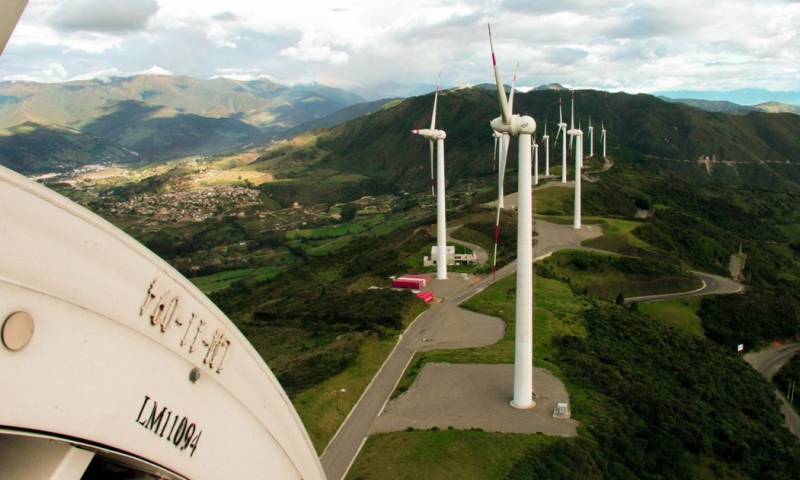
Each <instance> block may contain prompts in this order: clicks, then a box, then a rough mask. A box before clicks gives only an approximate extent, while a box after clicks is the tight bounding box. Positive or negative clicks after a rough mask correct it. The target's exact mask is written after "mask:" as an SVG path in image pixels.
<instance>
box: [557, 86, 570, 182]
mask: <svg viewBox="0 0 800 480" xmlns="http://www.w3.org/2000/svg"><path fill="white" fill-rule="evenodd" d="M563 117H564V116H563V115H562V113H561V97H559V98H558V131H557V132H556V143H558V135H559V134H561V135H563V136H562V138H561V183H567V124H566V123H564V118H563Z"/></svg>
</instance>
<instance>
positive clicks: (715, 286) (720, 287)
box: [625, 271, 744, 305]
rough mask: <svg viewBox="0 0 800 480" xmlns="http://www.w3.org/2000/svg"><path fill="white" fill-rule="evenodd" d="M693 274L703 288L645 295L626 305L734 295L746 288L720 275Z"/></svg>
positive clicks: (694, 272)
mask: <svg viewBox="0 0 800 480" xmlns="http://www.w3.org/2000/svg"><path fill="white" fill-rule="evenodd" d="M692 273H693V274H694V275H695V276H696V277H698V278H699V279H700V280H701V281H702V282H703V286H702V287H700V288H698V289H696V290H690V291H688V292H676V293H662V294H660V295H643V296H641V297H628V298H626V299H625V305H629V304H631V303H633V302H636V303H653V302H664V301H666V300H676V299H679V298H688V297H700V296H704V295H730V294H733V293H739V292H741V291H742V290H744V286H743V285H742V284H741V283H738V282H736V281H734V280H731V279H730V278H725V277H720V276H719V275H713V274H711V273H704V272H698V271H693V272H692Z"/></svg>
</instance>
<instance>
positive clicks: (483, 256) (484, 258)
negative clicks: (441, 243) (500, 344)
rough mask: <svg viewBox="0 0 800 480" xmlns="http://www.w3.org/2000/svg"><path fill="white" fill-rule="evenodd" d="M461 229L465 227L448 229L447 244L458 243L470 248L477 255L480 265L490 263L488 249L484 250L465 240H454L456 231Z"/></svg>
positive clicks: (457, 226)
mask: <svg viewBox="0 0 800 480" xmlns="http://www.w3.org/2000/svg"><path fill="white" fill-rule="evenodd" d="M461 227H463V225H456V226H455V227H449V228H448V229H447V243H448V244H449V243H456V244H458V245H463V246H465V247H467V248H469V249H470V250H472V252H473V253H475V256H476V257H477V261H478V265H484V264H485V263H486V262H488V261H489V254H488V253H486V249H484V248H483V247H481V246H480V245H477V244H475V243H471V242H467V241H464V240H459V239H457V238H453V237H452V235H453V232H455V231H456V230H458V229H459V228H461Z"/></svg>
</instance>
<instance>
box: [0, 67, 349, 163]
mask: <svg viewBox="0 0 800 480" xmlns="http://www.w3.org/2000/svg"><path fill="white" fill-rule="evenodd" d="M360 102H363V99H362V98H361V97H360V96H358V95H356V94H354V93H351V92H348V91H345V90H341V89H336V88H331V87H326V86H324V85H298V86H292V87H287V86H284V85H279V84H277V83H274V82H271V81H269V80H263V79H262V80H253V81H236V80H228V79H222V78H219V79H212V80H199V79H195V78H189V77H180V76H169V75H137V76H134V77H125V78H122V77H115V78H111V79H109V80H108V81H101V80H87V81H75V82H66V83H52V84H51V83H47V84H44V83H33V82H14V83H11V82H0V164H3V165H6V166H9V167H11V168H14V169H16V170H19V171H22V172H24V173H42V172H48V171H53V170H58V171H60V170H64V169H69V168H74V167H75V166H80V165H83V164H86V163H97V162H104V161H114V162H154V161H159V160H166V159H171V158H176V157H180V156H184V155H193V154H214V153H218V152H221V151H226V150H231V149H238V148H242V147H244V146H247V145H251V144H254V143H265V142H267V141H269V140H270V139H271V138H274V137H275V136H276V135H278V134H279V133H280V132H284V131H286V130H289V129H291V128H294V127H296V126H297V125H300V124H302V123H304V122H308V121H311V120H314V119H319V118H323V117H326V116H327V115H329V114H331V113H334V112H337V111H340V110H342V109H343V108H346V107H349V106H351V105H354V104H357V103H360Z"/></svg>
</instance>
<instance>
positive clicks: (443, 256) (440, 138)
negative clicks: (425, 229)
mask: <svg viewBox="0 0 800 480" xmlns="http://www.w3.org/2000/svg"><path fill="white" fill-rule="evenodd" d="M438 103H439V86H438V85H437V86H436V94H435V95H434V97H433V113H432V114H431V128H429V129H428V128H426V129H421V130H412V131H411V133H414V134H416V135H421V136H423V137H425V138H427V139H428V142H429V145H430V151H431V159H433V144H434V142H436V193H435V194H436V278H437V279H438V280H446V279H447V220H446V218H445V212H446V209H445V204H444V201H445V191H444V139H445V137H446V136H447V134H446V133H445V132H444V130H436V107H437V104H438Z"/></svg>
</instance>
